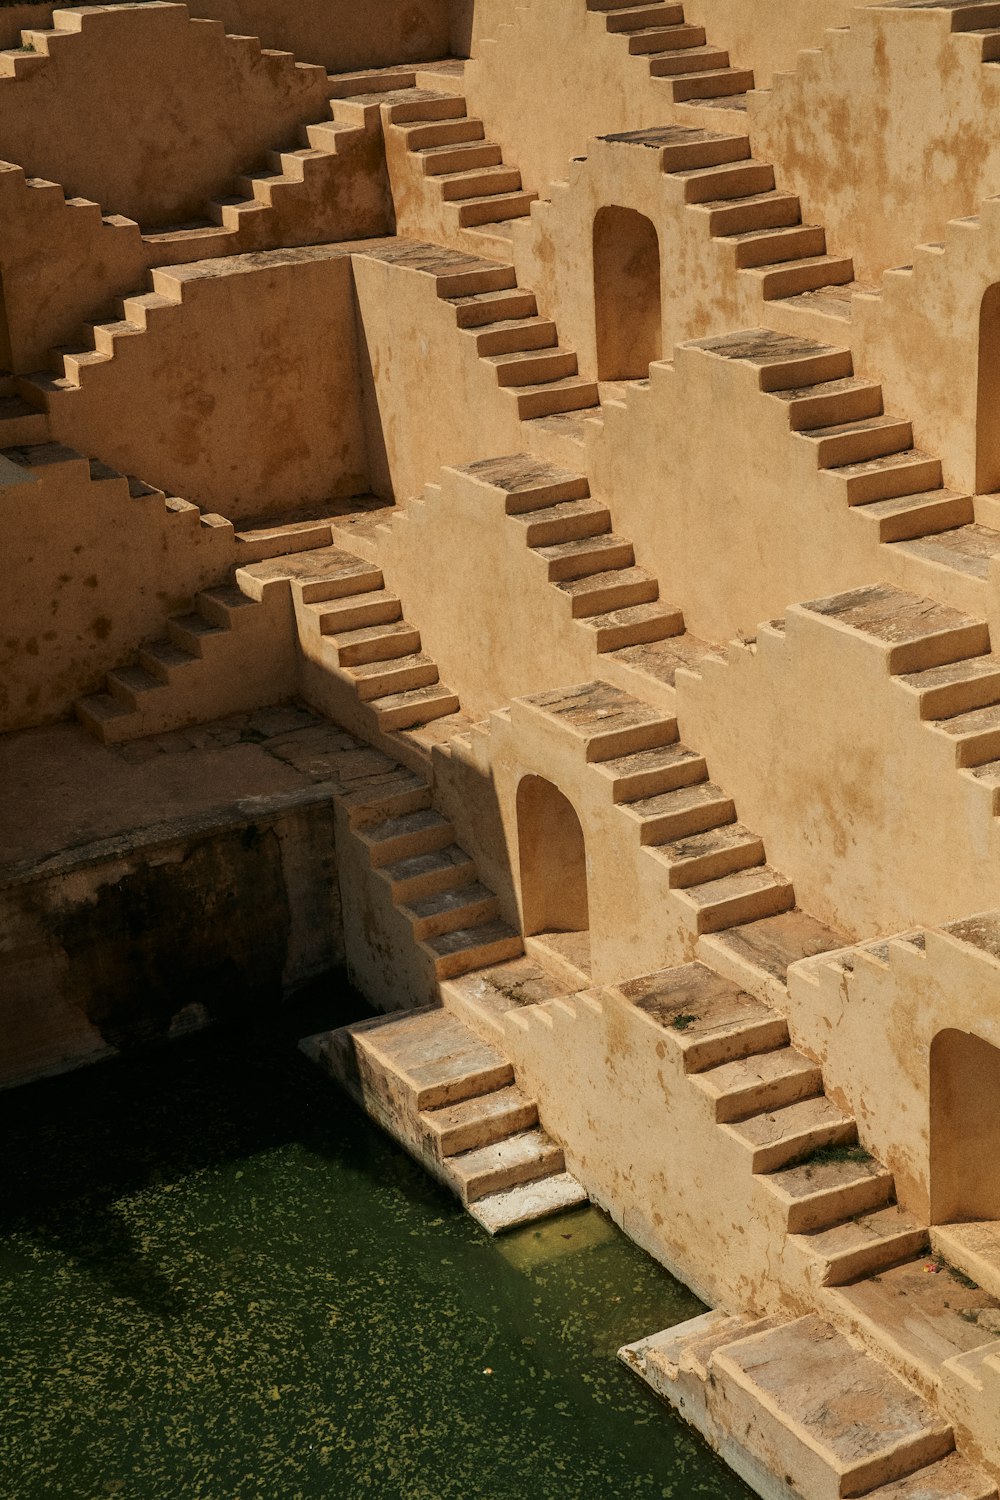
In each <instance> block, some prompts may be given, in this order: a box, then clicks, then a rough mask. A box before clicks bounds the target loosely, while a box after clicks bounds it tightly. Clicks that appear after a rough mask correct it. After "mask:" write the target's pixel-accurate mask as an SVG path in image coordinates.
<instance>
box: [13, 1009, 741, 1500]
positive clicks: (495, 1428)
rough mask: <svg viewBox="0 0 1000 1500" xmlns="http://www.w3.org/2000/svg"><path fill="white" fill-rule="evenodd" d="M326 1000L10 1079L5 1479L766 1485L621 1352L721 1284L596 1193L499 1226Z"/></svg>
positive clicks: (450, 1495) (59, 1484) (224, 1495)
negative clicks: (663, 1257)
mask: <svg viewBox="0 0 1000 1500" xmlns="http://www.w3.org/2000/svg"><path fill="white" fill-rule="evenodd" d="M352 1003H353V1005H354V1008H353V1010H352V1009H351V1005H352ZM363 1013H364V1011H363V1008H362V1002H361V1001H360V1000H359V999H358V1000H355V1001H353V1002H352V1001H351V999H350V997H348V1011H347V1014H345V1015H344V1016H343V1017H342V1019H344V1020H347V1019H352V1018H355V1019H356V1018H357V1017H358V1016H359V1015H361V1014H363ZM323 1019H326V1018H323ZM314 1021H315V1017H310V1018H308V1020H303V1021H302V1022H301V1023H298V1022H297V1020H296V1019H295V1018H291V1017H289V1018H285V1019H284V1020H283V1021H282V1023H281V1024H280V1025H278V1026H275V1025H273V1024H268V1025H265V1024H257V1025H256V1026H252V1027H249V1028H247V1029H244V1030H242V1031H239V1032H235V1031H232V1030H227V1031H218V1032H215V1033H213V1034H208V1035H204V1036H199V1037H193V1038H191V1039H189V1040H186V1041H183V1042H178V1043H174V1044H172V1045H170V1046H169V1047H167V1048H166V1049H165V1050H163V1051H161V1052H158V1053H156V1054H146V1055H142V1056H137V1057H136V1058H134V1059H133V1060H129V1061H123V1062H116V1063H112V1064H108V1065H104V1066H101V1067H97V1068H92V1069H89V1070H86V1071H84V1072H81V1073H76V1074H72V1075H69V1076H65V1077H62V1078H59V1079H54V1080H51V1081H48V1082H44V1083H40V1084H36V1085H33V1086H31V1087H29V1088H25V1089H21V1090H19V1091H15V1092H12V1093H10V1094H7V1095H5V1096H2V1097H0V1128H2V1132H3V1139H4V1142H5V1151H4V1165H3V1170H2V1182H0V1188H2V1191H0V1496H2V1497H3V1500H43V1497H44V1500H49V1497H59V1500H104V1497H115V1500H179V1497H181V1496H183V1497H184V1500H314V1497H315V1500H319V1497H321V1496H322V1497H324V1500H341V1497H343V1500H348V1497H354V1496H372V1497H376V1500H524V1497H533V1500H536V1497H537V1500H604V1497H612V1496H618V1495H623V1496H624V1495H628V1496H629V1497H646V1496H649V1497H657V1500H689V1497H691V1500H694V1497H711V1500H737V1497H743V1496H748V1495H749V1494H750V1491H749V1490H748V1489H747V1488H746V1487H745V1486H744V1485H743V1484H742V1483H741V1482H740V1481H739V1480H738V1479H737V1478H736V1477H735V1476H734V1475H733V1474H732V1473H731V1472H730V1471H729V1470H727V1469H726V1468H725V1467H724V1465H722V1463H721V1462H720V1461H719V1460H717V1459H716V1458H715V1456H714V1455H713V1454H712V1453H711V1452H710V1451H709V1450H708V1449H707V1448H706V1447H705V1446H704V1445H703V1443H702V1442H701V1440H700V1439H699V1438H698V1437H697V1436H696V1435H695V1434H694V1433H693V1432H692V1431H690V1430H689V1429H688V1428H686V1427H685V1426H684V1425H683V1423H681V1422H680V1421H679V1420H678V1419H677V1418H676V1417H675V1416H674V1415H673V1413H672V1412H668V1411H667V1410H666V1409H665V1408H664V1407H662V1406H661V1405H660V1404H659V1403H658V1402H657V1401H656V1400H655V1398H653V1397H652V1396H651V1395H650V1394H649V1393H648V1392H647V1391H646V1389H645V1388H644V1387H643V1386H641V1385H640V1384H639V1383H638V1382H637V1381H635V1380H633V1379H632V1378H631V1377H630V1376H629V1375H628V1373H627V1372H626V1371H625V1370H624V1369H623V1368H622V1366H621V1365H619V1364H618V1362H617V1360H616V1351H617V1350H618V1348H619V1347H620V1346H621V1345H622V1344H624V1343H627V1342H628V1341H629V1340H632V1339H635V1338H638V1337H640V1336H641V1335H642V1334H644V1333H647V1332H648V1331H649V1329H651V1328H666V1327H668V1326H670V1325H672V1324H674V1323H679V1322H682V1321H683V1320H685V1319H687V1318H690V1317H693V1316H694V1315H696V1314H697V1313H698V1312H699V1311H701V1304H700V1303H699V1302H698V1301H697V1299H696V1298H695V1297H694V1296H693V1295H692V1294H691V1293H690V1292H689V1291H688V1290H687V1289H686V1288H685V1287H683V1286H681V1285H680V1284H679V1283H678V1282H677V1281H675V1280H674V1279H673V1278H672V1277H671V1276H670V1275H668V1273H667V1272H666V1271H664V1270H663V1269H662V1268H661V1267H660V1266H658V1265H657V1264H656V1263H655V1262H654V1261H652V1260H650V1259H649V1258H648V1257H647V1256H646V1255H644V1254H643V1253H642V1252H641V1251H640V1250H638V1249H637V1248H636V1247H635V1246H634V1245H632V1244H631V1243H630V1242H629V1241H628V1240H627V1239H626V1238H625V1237H624V1236H623V1235H622V1234H620V1233H619V1231H618V1230H617V1229H616V1228H615V1227H614V1226H613V1225H612V1224H611V1223H610V1221H608V1220H607V1219H606V1218H605V1217H604V1216H603V1215H602V1214H600V1213H599V1212H598V1211H597V1210H596V1209H593V1208H586V1209H582V1210H577V1211H574V1212H573V1213H570V1214H564V1215H561V1216H559V1217H557V1218H554V1219H551V1220H548V1221H546V1222H543V1223H541V1224H535V1225H532V1226H530V1227H528V1228H526V1229H523V1230H520V1231H517V1232H515V1233H513V1234H510V1235H507V1236H503V1237H501V1238H499V1239H495V1240H494V1239H491V1238H490V1237H489V1236H488V1235H487V1234H485V1233H484V1232H483V1231H482V1230H480V1229H479V1227H478V1226H477V1225H476V1224H475V1223H474V1222H473V1220H472V1219H471V1218H469V1217H468V1216H467V1215H466V1214H465V1213H464V1212H463V1211H462V1210H461V1209H460V1208H459V1207H458V1205H457V1203H456V1202H455V1200H454V1199H452V1198H450V1197H449V1196H447V1195H446V1194H445V1193H444V1192H443V1190H441V1189H439V1188H438V1187H437V1186H436V1185H435V1184H434V1183H433V1182H432V1181H431V1180H430V1179H429V1178H428V1177H427V1176H426V1175H425V1173H424V1172H423V1171H422V1169H421V1168H420V1167H418V1166H417V1165H416V1163H414V1162H413V1161H411V1160H410V1158H409V1157H407V1156H406V1155H405V1154H404V1153H403V1152H402V1151H401V1150H400V1149H399V1148H398V1147H397V1146H396V1145H395V1144H394V1143H393V1142H392V1141H390V1140H389V1139H388V1138H387V1137H386V1136H384V1135H382V1134H381V1132H379V1131H378V1130H377V1129H376V1128H375V1127H374V1126H373V1125H372V1124H371V1123H370V1122H369V1121H368V1120H367V1119H366V1118H365V1116H364V1115H362V1114H361V1112H360V1111H359V1110H358V1109H357V1108H356V1107H355V1106H354V1105H353V1104H352V1103H351V1102H350V1101H349V1100H348V1099H347V1097H346V1096H345V1095H342V1094H341V1093H340V1092H339V1091H338V1090H337V1089H335V1088H334V1087H333V1086H332V1085H331V1084H330V1083H329V1081H328V1080H326V1079H325V1078H324V1077H323V1076H322V1075H321V1074H320V1073H319V1072H318V1071H317V1070H316V1069H315V1068H314V1067H313V1066H312V1065H311V1064H309V1063H308V1062H306V1060H305V1059H304V1058H302V1057H301V1056H300V1055H299V1054H297V1052H296V1051H295V1045H294V1043H295V1037H296V1035H298V1034H302V1032H304V1031H305V1030H307V1029H308V1027H309V1025H310V1024H313V1023H314Z"/></svg>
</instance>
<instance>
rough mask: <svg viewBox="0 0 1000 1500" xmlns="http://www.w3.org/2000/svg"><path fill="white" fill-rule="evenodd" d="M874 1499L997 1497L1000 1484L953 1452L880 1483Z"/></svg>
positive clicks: (969, 1499)
mask: <svg viewBox="0 0 1000 1500" xmlns="http://www.w3.org/2000/svg"><path fill="white" fill-rule="evenodd" d="M870 1500H997V1487H996V1485H995V1484H994V1483H993V1481H992V1480H991V1479H988V1478H987V1477H986V1475H985V1474H984V1473H983V1472H982V1470H981V1469H976V1468H975V1467H974V1466H973V1465H972V1464H970V1463H969V1462H968V1461H967V1460H966V1459H964V1458H962V1457H961V1456H960V1455H959V1454H958V1453H949V1455H948V1457H947V1458H943V1459H941V1461H940V1462H939V1463H936V1464H930V1465H929V1466H928V1467H926V1468H923V1469H918V1470H917V1472H916V1473H915V1474H913V1475H910V1476H909V1477H908V1478H906V1479H900V1480H899V1481H898V1482H896V1483H894V1484H883V1485H880V1486H879V1488H878V1489H877V1490H872V1491H870Z"/></svg>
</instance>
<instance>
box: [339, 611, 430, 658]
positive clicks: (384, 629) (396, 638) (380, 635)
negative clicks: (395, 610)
mask: <svg viewBox="0 0 1000 1500" xmlns="http://www.w3.org/2000/svg"><path fill="white" fill-rule="evenodd" d="M330 640H331V641H332V643H333V645H334V646H335V647H336V650H337V661H338V663H339V665H340V666H342V667H355V666H360V665H363V664H367V663H370V662H378V661H392V660H395V659H396V658H398V657H401V656H410V655H412V654H414V653H415V652H418V651H419V650H420V632H419V630H415V629H414V628H413V626H412V625H408V624H407V622H406V621H405V620H392V621H387V622H385V623H383V624H378V625H366V626H362V627H360V628H359V629H355V630H344V631H340V632H338V633H337V634H336V635H331V636H330Z"/></svg>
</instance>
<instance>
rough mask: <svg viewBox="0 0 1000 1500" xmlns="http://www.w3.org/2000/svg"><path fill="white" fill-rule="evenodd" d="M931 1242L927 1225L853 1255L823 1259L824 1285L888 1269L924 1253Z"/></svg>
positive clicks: (843, 1282) (820, 1269) (855, 1279)
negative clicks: (924, 1227) (925, 1227)
mask: <svg viewBox="0 0 1000 1500" xmlns="http://www.w3.org/2000/svg"><path fill="white" fill-rule="evenodd" d="M929 1244H930V1237H929V1236H928V1234H927V1231H926V1230H925V1229H918V1230H914V1231H913V1232H912V1233H911V1234H900V1235H897V1236H896V1237H895V1238H894V1239H891V1240H883V1241H881V1242H879V1243H877V1244H873V1245H866V1246H865V1247H864V1248H863V1249H861V1250H856V1251H855V1252H854V1253H853V1254H851V1255H840V1256H838V1257H837V1258H836V1259H835V1260H829V1261H820V1263H819V1275H818V1279H819V1285H820V1286H846V1285H847V1284H848V1282H851V1281H861V1280H862V1279H867V1277H869V1276H876V1275H878V1273H879V1272H880V1271H888V1270H889V1268H890V1267H891V1266H898V1265H902V1263H903V1261H906V1260H911V1259H912V1258H913V1257H914V1256H915V1255H922V1254H923V1253H924V1252H925V1251H926V1250H927V1248H928V1245H929Z"/></svg>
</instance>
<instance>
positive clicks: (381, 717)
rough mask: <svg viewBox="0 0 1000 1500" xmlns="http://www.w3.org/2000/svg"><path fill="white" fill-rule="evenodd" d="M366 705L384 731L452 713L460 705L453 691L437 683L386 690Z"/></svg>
mask: <svg viewBox="0 0 1000 1500" xmlns="http://www.w3.org/2000/svg"><path fill="white" fill-rule="evenodd" d="M369 707H370V708H373V709H374V710H375V713H376V714H377V716H378V726H379V728H380V729H382V730H384V731H386V732H388V731H390V730H393V729H413V728H414V727H416V726H417V725H419V724H429V723H431V722H432V721H433V720H434V719H443V718H446V717H447V716H448V715H449V714H456V713H458V711H459V708H460V707H461V704H460V703H459V701H458V698H457V697H456V695H455V694H454V693H453V692H451V690H450V689H449V688H446V687H444V686H443V685H442V684H440V683H438V684H435V685H432V686H429V687H419V688H410V689H408V690H407V691H406V692H402V693H390V694H389V696H388V697H386V698H373V699H371V700H370V702H369Z"/></svg>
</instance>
